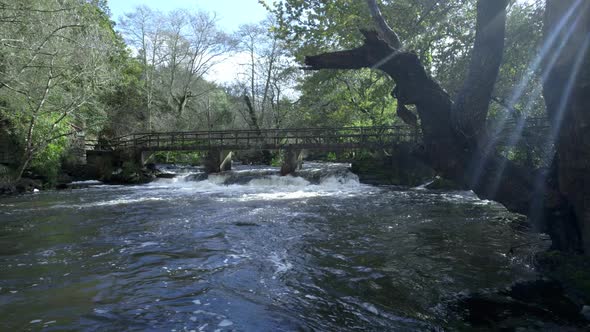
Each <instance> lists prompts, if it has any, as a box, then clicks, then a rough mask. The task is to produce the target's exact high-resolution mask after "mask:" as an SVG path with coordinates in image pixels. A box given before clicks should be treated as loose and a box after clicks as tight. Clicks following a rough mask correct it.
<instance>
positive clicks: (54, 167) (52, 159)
mask: <svg viewBox="0 0 590 332" xmlns="http://www.w3.org/2000/svg"><path fill="white" fill-rule="evenodd" d="M66 145H67V139H66V138H61V139H59V140H56V141H54V142H52V143H50V144H48V145H47V147H46V148H45V149H43V151H41V152H40V153H39V154H37V155H36V156H35V158H34V159H33V160H32V162H31V170H32V172H33V173H35V174H37V175H39V176H41V177H43V178H44V180H45V181H44V182H45V183H46V184H47V185H49V186H53V185H55V184H56V183H57V176H58V174H59V171H60V168H61V158H62V156H63V153H64V151H65V150H66Z"/></svg>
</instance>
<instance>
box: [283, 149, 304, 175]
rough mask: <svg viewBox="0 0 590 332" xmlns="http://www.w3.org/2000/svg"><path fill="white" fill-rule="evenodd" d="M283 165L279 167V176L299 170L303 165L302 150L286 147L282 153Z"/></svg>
mask: <svg viewBox="0 0 590 332" xmlns="http://www.w3.org/2000/svg"><path fill="white" fill-rule="evenodd" d="M283 153H284V155H283V165H282V166H281V175H283V176H284V175H288V174H291V173H295V172H296V171H297V170H299V169H301V165H302V164H303V155H304V150H301V149H296V148H294V147H292V146H287V148H286V149H285V151H284V152H283Z"/></svg>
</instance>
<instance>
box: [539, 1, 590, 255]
mask: <svg viewBox="0 0 590 332" xmlns="http://www.w3.org/2000/svg"><path fill="white" fill-rule="evenodd" d="M555 33H557V38H556V42H555V43H554V44H555V45H554V46H553V47H551V50H552V51H551V52H550V53H549V54H548V57H547V59H551V58H552V57H555V58H556V59H557V61H556V62H555V64H554V65H553V66H552V68H549V69H550V70H551V71H550V74H549V77H548V79H547V81H546V82H545V84H544V89H543V94H544V97H545V102H546V104H547V113H548V115H549V117H550V119H551V121H550V122H551V126H552V128H551V133H552V136H553V137H550V139H551V140H552V141H556V144H557V157H556V161H555V162H556V165H555V166H556V167H557V171H558V172H557V177H558V189H559V192H560V193H561V194H562V195H563V197H564V200H563V204H565V205H566V207H567V208H568V209H569V211H570V213H569V214H570V221H574V222H573V223H571V224H569V225H567V227H565V228H564V229H563V232H564V233H563V237H566V238H567V237H569V238H570V239H571V237H572V236H573V235H571V234H568V233H567V232H569V233H572V232H574V233H575V232H579V234H580V235H581V236H580V237H581V240H582V246H583V251H584V252H585V253H586V254H590V109H589V107H590V54H588V48H589V43H590V3H589V2H588V1H585V0H547V8H546V15H545V35H546V36H551V35H553V34H555ZM564 43H565V44H564ZM560 44H564V46H563V49H560V47H559V46H558V45H560ZM549 65H551V64H549Z"/></svg>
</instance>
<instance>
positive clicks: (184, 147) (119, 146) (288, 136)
mask: <svg viewBox="0 0 590 332" xmlns="http://www.w3.org/2000/svg"><path fill="white" fill-rule="evenodd" d="M418 139H419V132H417V131H416V130H412V129H410V128H409V127H407V126H388V127H347V128H296V129H261V130H224V131H189V132H152V133H137V134H131V135H127V136H122V137H118V138H115V139H112V140H103V141H87V142H86V145H87V150H134V151H210V150H212V149H220V150H229V151H239V150H253V149H262V150H282V149H285V148H287V147H289V148H294V149H308V150H309V149H312V150H329V151H332V150H341V149H357V148H380V147H385V146H388V145H391V144H395V143H401V142H417V141H418Z"/></svg>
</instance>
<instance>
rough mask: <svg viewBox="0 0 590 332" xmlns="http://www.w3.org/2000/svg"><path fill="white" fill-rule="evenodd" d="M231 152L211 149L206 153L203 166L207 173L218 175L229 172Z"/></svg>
mask: <svg viewBox="0 0 590 332" xmlns="http://www.w3.org/2000/svg"><path fill="white" fill-rule="evenodd" d="M231 157H232V152H231V151H223V150H219V149H212V150H209V152H207V156H206V157H205V161H204V162H203V166H204V167H205V172H207V173H219V172H225V171H230V170H231Z"/></svg>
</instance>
